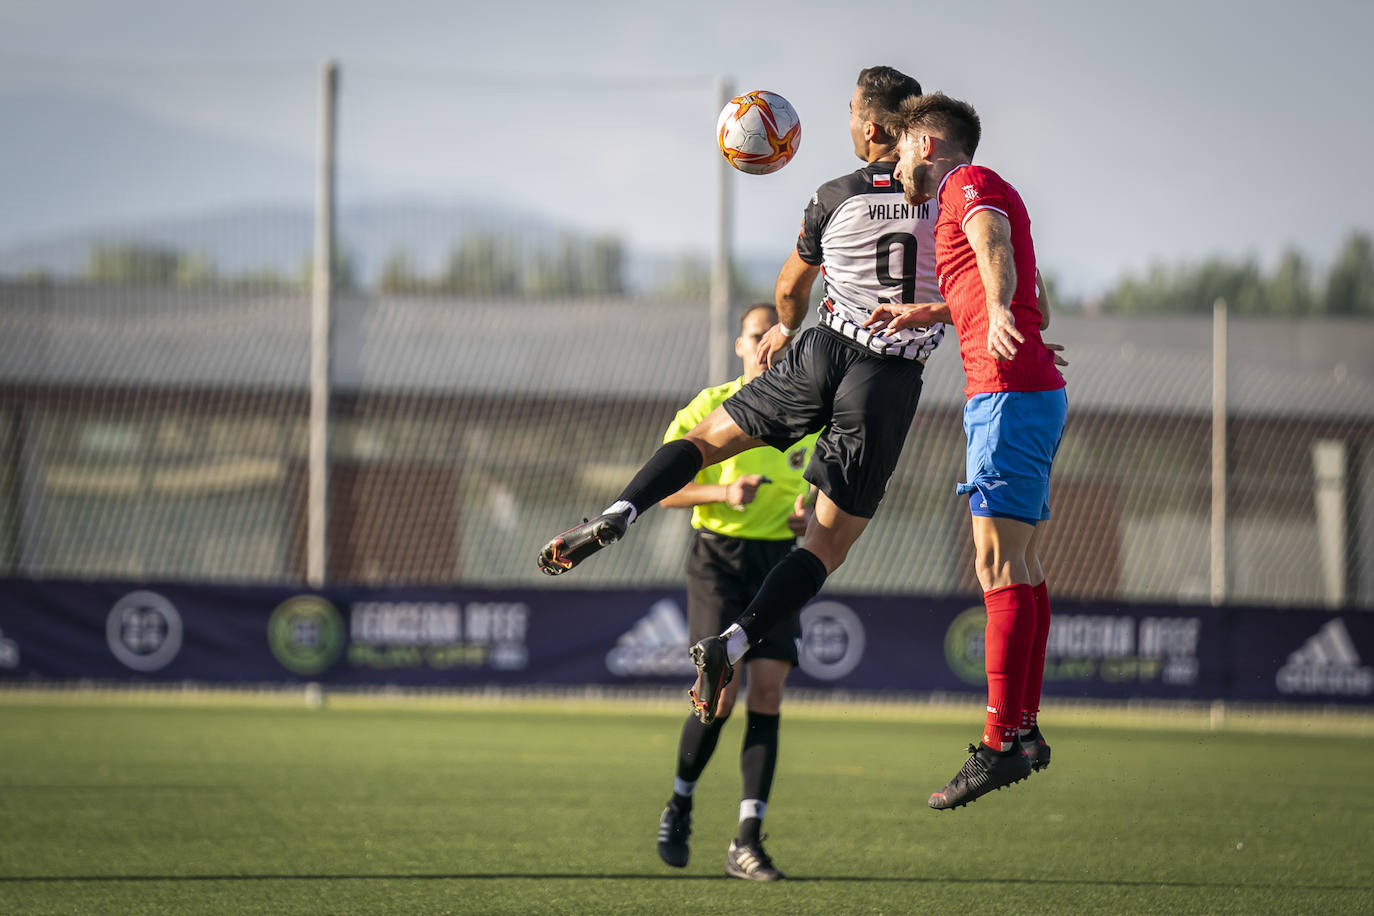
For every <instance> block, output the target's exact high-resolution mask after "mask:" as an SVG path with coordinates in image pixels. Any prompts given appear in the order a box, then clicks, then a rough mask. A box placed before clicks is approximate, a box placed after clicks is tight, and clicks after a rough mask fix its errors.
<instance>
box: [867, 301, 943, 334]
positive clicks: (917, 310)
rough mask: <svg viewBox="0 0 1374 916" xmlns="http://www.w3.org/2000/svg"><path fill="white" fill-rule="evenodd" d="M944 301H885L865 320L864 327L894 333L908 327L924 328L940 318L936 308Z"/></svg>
mask: <svg viewBox="0 0 1374 916" xmlns="http://www.w3.org/2000/svg"><path fill="white" fill-rule="evenodd" d="M941 304H942V303H929V302H927V303H923V304H919V305H904V304H902V303H900V302H883V303H880V304H879V305H878V307H877V308H875V309H874V310H873V314H872V315H869V316H868V320H867V321H865V322H864V327H866V328H868V329H869V330H871V331H873V332H874V333H878V332H886V333H889V334H891V333H893V332H896V331H904V330H906V329H907V328H924V327H927V326H928V325H932V324H934V323H935V322H936V321H938V320H939V319H938V318H937V317H936V316H935V310H936V309H937V308H938V307H939V306H940V305H941Z"/></svg>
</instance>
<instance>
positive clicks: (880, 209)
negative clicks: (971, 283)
mask: <svg viewBox="0 0 1374 916" xmlns="http://www.w3.org/2000/svg"><path fill="white" fill-rule="evenodd" d="M895 167H896V163H895V162H871V163H869V164H868V165H866V166H864V167H863V168H861V169H859V170H858V171H855V172H851V173H850V174H848V175H845V176H843V177H840V178H836V179H835V180H833V181H828V182H826V183H825V184H823V185H821V186H820V188H819V189H818V190H817V191H816V193H815V194H814V195H812V197H811V202H810V203H809V204H808V205H807V207H806V212H805V214H804V215H803V216H802V229H801V235H800V236H799V237H798V239H797V255H798V256H799V257H800V258H801V259H802V260H803V261H805V262H806V263H808V264H812V265H816V266H819V267H820V268H821V276H822V277H823V278H824V282H825V300H824V301H823V302H822V303H821V309H820V323H821V324H822V325H824V326H825V327H828V328H830V329H831V330H833V331H836V332H838V333H840V334H842V335H843V336H845V337H847V338H849V339H850V340H854V341H857V342H858V343H859V344H860V345H862V346H865V347H867V348H868V349H870V350H872V351H873V352H875V353H878V354H880V355H883V356H902V357H905V358H907V359H920V360H924V359H925V358H926V357H928V356H929V355H930V354H931V352H932V351H933V350H934V349H935V347H936V346H937V345H938V344H939V343H940V340H941V339H942V338H943V337H944V334H945V326H944V325H943V324H941V323H939V322H937V323H935V324H933V325H931V326H930V327H927V328H909V329H907V330H904V331H898V332H896V333H895V334H890V335H889V334H873V333H871V332H869V331H868V330H867V329H866V328H864V326H863V325H864V322H865V321H867V320H868V318H869V316H871V315H872V314H873V309H874V308H875V307H876V306H877V305H878V304H879V303H882V302H903V303H916V302H939V301H940V291H939V287H938V286H937V285H936V282H935V218H936V216H937V215H938V212H937V209H936V207H935V206H934V204H933V203H932V202H927V203H924V204H919V205H915V206H913V205H912V204H908V203H907V202H906V200H905V199H904V197H903V195H902V184H901V182H900V181H898V180H897V178H896V176H895V175H893V174H892V170H893V169H894V168H895Z"/></svg>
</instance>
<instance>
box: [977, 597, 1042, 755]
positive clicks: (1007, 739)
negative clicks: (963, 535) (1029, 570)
mask: <svg viewBox="0 0 1374 916" xmlns="http://www.w3.org/2000/svg"><path fill="white" fill-rule="evenodd" d="M983 605H984V606H985V607H986V608H987V610H988V625H987V630H986V631H985V632H984V636H983V644H984V657H985V663H986V667H987V673H988V717H987V724H986V725H985V726H984V727H983V743H984V744H986V745H987V746H988V747H991V748H996V749H998V750H1006V749H1007V748H1008V747H1010V746H1011V742H1012V740H1013V739H1014V738H1015V737H1016V734H1017V732H1018V730H1019V729H1020V726H1021V706H1022V701H1023V698H1024V697H1025V694H1026V671H1027V669H1028V668H1029V667H1030V654H1031V643H1032V642H1033V641H1034V639H1035V631H1036V625H1035V620H1036V613H1035V597H1034V595H1032V594H1031V587H1030V586H1029V585H1021V584H1018V585H1007V586H1004V587H1002V588H994V589H992V590H991V591H987V592H983Z"/></svg>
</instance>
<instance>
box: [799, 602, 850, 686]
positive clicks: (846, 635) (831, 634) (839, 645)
mask: <svg viewBox="0 0 1374 916" xmlns="http://www.w3.org/2000/svg"><path fill="white" fill-rule="evenodd" d="M801 624H802V644H801V653H800V655H801V658H800V662H801V669H802V670H803V671H805V672H806V673H807V674H809V675H810V676H811V677H814V678H816V679H817V680H820V681H837V680H839V679H840V678H842V677H844V676H845V675H847V674H849V673H850V672H851V671H853V670H854V669H855V668H857V667H859V662H861V661H863V657H864V641H865V636H864V625H863V622H862V621H861V620H859V615H858V614H855V613H854V612H853V611H852V610H850V609H849V608H848V607H847V606H845V605H843V604H840V603H839V602H838V601H817V602H816V603H814V604H811V605H809V606H808V607H807V608H806V610H804V611H802V615H801Z"/></svg>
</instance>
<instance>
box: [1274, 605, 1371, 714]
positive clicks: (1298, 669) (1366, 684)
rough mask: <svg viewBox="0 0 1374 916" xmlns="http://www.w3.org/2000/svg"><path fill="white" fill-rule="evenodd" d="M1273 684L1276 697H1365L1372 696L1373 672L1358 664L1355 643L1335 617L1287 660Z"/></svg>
mask: <svg viewBox="0 0 1374 916" xmlns="http://www.w3.org/2000/svg"><path fill="white" fill-rule="evenodd" d="M1275 681H1276V683H1277V685H1278V688H1279V693H1300V694H1312V693H1327V694H1336V695H1339V696H1369V695H1370V694H1371V693H1374V668H1370V667H1368V666H1367V665H1361V664H1360V653H1359V652H1358V651H1356V649H1355V641H1354V640H1352V639H1351V638H1350V631H1349V630H1347V629H1346V628H1345V622H1344V621H1343V620H1341V619H1340V618H1339V617H1337V618H1336V619H1335V620H1332V621H1331V622H1330V623H1328V624H1326V626H1324V627H1322V628H1321V629H1320V630H1318V631H1317V632H1316V634H1315V635H1314V636H1311V637H1309V638H1308V640H1307V642H1305V643H1303V644H1302V648H1300V649H1298V651H1296V652H1294V653H1293V654H1292V655H1290V656H1288V661H1287V662H1286V663H1285V664H1284V666H1283V667H1282V668H1280V669H1279V673H1278V676H1277V677H1276V678H1275Z"/></svg>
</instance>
